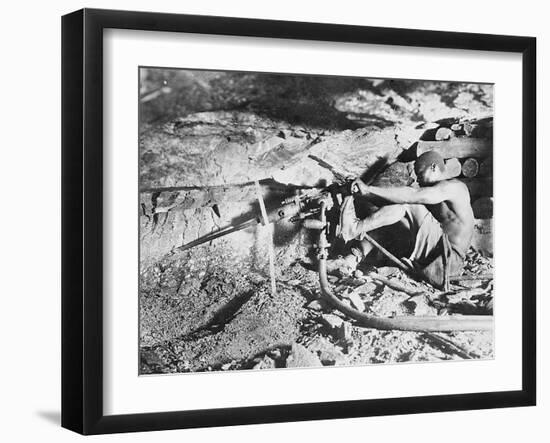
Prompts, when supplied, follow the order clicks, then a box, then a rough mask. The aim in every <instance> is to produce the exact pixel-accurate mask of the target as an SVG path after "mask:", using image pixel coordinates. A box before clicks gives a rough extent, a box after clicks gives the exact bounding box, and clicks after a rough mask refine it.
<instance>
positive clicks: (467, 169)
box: [462, 157, 479, 178]
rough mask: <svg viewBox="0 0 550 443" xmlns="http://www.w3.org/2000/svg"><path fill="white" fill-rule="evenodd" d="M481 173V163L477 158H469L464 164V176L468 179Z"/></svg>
mask: <svg viewBox="0 0 550 443" xmlns="http://www.w3.org/2000/svg"><path fill="white" fill-rule="evenodd" d="M478 172H479V162H478V161H477V160H476V159H475V158H472V157H470V158H467V159H466V160H465V161H464V163H462V175H463V176H464V177H467V178H472V177H475V176H477V174H478Z"/></svg>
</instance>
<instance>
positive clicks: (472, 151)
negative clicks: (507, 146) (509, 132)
mask: <svg viewBox="0 0 550 443" xmlns="http://www.w3.org/2000/svg"><path fill="white" fill-rule="evenodd" d="M428 151H436V152H438V153H439V154H441V156H442V157H443V158H445V159H446V158H453V157H456V158H468V157H476V158H484V157H489V156H491V155H492V154H493V141H492V140H487V139H484V138H473V137H457V138H451V139H450V140H446V141H425V140H420V141H419V142H418V144H417V146H416V155H417V157H418V156H420V155H422V154H423V153H424V152H428Z"/></svg>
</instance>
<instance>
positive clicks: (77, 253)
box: [62, 9, 536, 434]
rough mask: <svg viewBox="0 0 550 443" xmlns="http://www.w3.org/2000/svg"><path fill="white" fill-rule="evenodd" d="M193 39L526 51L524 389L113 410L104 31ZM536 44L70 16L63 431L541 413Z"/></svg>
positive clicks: (257, 23)
mask: <svg viewBox="0 0 550 443" xmlns="http://www.w3.org/2000/svg"><path fill="white" fill-rule="evenodd" d="M107 28H117V29H131V30H147V31H171V32H190V33H199V34H217V35H227V36H247V37H269V38H285V39H301V40H317V41H334V42H353V43H369V44H377V45H398V46H410V47H413V46H415V47H430V48H448V49H469V50H482V51H503V52H511V53H519V54H521V55H522V64H523V79H522V81H523V86H522V88H523V91H522V92H523V97H522V103H523V105H522V106H523V110H522V111H523V114H522V115H523V120H522V131H523V139H522V143H523V145H522V159H523V176H522V183H523V190H522V193H523V207H522V211H523V212H522V220H523V232H522V240H523V257H522V263H523V268H522V288H523V292H522V321H523V324H522V334H523V335H522V388H521V389H520V390H517V391H505V392H479V393H471V394H458V395H437V396H419V397H405V398H393V399H370V400H357V401H337V402H322V403H308V404H289V405H287V404H282V405H265V406H261V407H238V408H231V409H209V410H197V411H167V412H161V413H142V414H131V415H109V416H106V415H104V413H103V407H102V404H103V374H102V371H103V369H102V368H103V358H102V355H103V337H102V327H103V318H102V315H103V295H102V285H103V274H102V268H103V228H102V223H103V210H102V206H103V201H102V194H103V180H102V179H103V170H102V168H103V166H102V165H103V148H102V138H103V122H102V120H103V113H102V106H103V88H102V84H103V83H102V82H103V79H102V77H103V40H102V34H103V30H104V29H107ZM535 85H536V39H535V38H532V37H516V36H503V35H485V34H470V33H456V32H439V31H423V30H411V29H391V28H377V27H363V26H348V25H337V24H319V23H300V22H282V21H273V20H256V19H243V18H228V17H209V16H194V15H176V14H162V13H149V12H127V11H110V10H96V9H83V10H79V11H76V12H73V13H71V14H68V15H65V16H64V17H63V18H62V174H63V176H62V426H63V427H65V428H68V429H71V430H73V431H76V432H79V433H82V434H103V433H115V432H131V431H150V430H162V429H178V428H194V427H211V426H228V425H239V424H255V423H273V422H283V421H301V420H319V419H330V418H347V417H362V416H380V415H391V414H411V413H424V412H436V411H458V410H466V409H486V408H502V407H513V406H529V405H535V402H536V321H535V320H536V316H535V309H536V306H535V300H536V296H535V294H536V283H535V282H536V275H535V272H536V271H535V268H536V266H535V264H536V164H535V161H536V160H535V140H536V89H535Z"/></svg>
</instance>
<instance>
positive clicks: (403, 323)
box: [318, 201, 493, 332]
mask: <svg viewBox="0 0 550 443" xmlns="http://www.w3.org/2000/svg"><path fill="white" fill-rule="evenodd" d="M320 204H321V211H320V219H319V221H320V223H319V225H318V226H319V227H321V230H320V233H319V244H318V248H319V283H320V286H321V294H322V296H323V297H324V298H325V300H327V301H328V302H329V303H330V304H331V305H332V306H334V307H335V308H336V309H338V310H339V311H340V312H342V313H343V314H345V315H347V316H349V317H351V318H353V319H354V320H355V321H356V322H357V323H358V324H359V325H360V326H364V327H367V328H374V329H383V330H399V331H420V332H449V331H481V330H491V329H493V316H492V315H453V316H440V315H433V316H413V315H410V316H396V317H376V316H373V315H369V314H365V313H364V312H360V311H358V310H357V309H354V308H352V307H351V306H348V305H346V304H344V303H342V302H341V301H340V300H339V299H338V298H337V297H336V296H335V295H334V294H333V293H332V291H331V289H330V284H329V281H328V278H327V255H328V252H327V251H328V247H329V246H330V245H329V243H328V240H327V237H326V230H327V223H326V213H325V212H326V203H325V202H324V201H322V202H321V203H320Z"/></svg>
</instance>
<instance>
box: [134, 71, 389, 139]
mask: <svg viewBox="0 0 550 443" xmlns="http://www.w3.org/2000/svg"><path fill="white" fill-rule="evenodd" d="M145 71H147V72H145ZM141 84H142V86H143V89H144V93H143V94H142V95H141V97H142V99H141V106H140V109H141V114H140V117H141V123H142V126H143V125H148V124H151V123H159V122H163V121H170V120H172V119H174V118H175V117H184V116H186V115H188V114H191V113H196V112H205V111H218V110H224V111H230V110H242V111H249V112H254V113H256V114H257V115H260V116H262V117H266V118H270V119H274V120H278V121H286V122H288V123H289V124H291V125H295V126H300V125H301V126H304V127H308V128H316V129H327V130H345V129H357V128H360V127H363V126H365V125H366V124H369V125H373V126H376V127H380V128H383V127H386V126H389V125H393V122H390V121H387V120H385V119H383V118H381V117H378V116H376V115H370V114H366V113H364V114H363V113H348V112H342V111H339V110H338V109H337V108H336V107H335V101H334V97H335V96H341V95H343V94H346V93H351V92H354V91H357V90H358V89H361V90H370V91H372V92H373V93H375V94H377V95H380V91H379V88H378V87H375V86H373V83H372V81H370V80H368V79H365V78H356V77H326V76H312V75H295V74H265V73H246V72H215V71H192V70H185V69H181V70H180V69H148V70H142V81H141ZM163 85H164V86H165V87H164V89H163ZM145 91H151V93H149V94H147V93H146V92H145ZM163 91H164V92H163Z"/></svg>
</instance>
